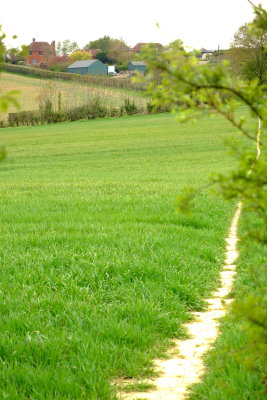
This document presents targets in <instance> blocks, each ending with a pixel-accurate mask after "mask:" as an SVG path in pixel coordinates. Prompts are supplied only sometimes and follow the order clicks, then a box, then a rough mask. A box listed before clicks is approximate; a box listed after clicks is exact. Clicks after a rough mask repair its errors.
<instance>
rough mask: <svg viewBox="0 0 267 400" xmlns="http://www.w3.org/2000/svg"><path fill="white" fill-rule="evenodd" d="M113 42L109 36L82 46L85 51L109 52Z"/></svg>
mask: <svg viewBox="0 0 267 400" xmlns="http://www.w3.org/2000/svg"><path fill="white" fill-rule="evenodd" d="M113 41H114V39H112V38H111V37H110V36H103V37H102V38H99V39H96V40H93V41H91V42H89V43H87V44H86V45H85V46H84V49H85V50H89V49H100V50H102V51H105V52H108V51H109V50H110V47H111V45H112V43H113Z"/></svg>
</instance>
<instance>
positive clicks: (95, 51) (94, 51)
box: [87, 49, 102, 57]
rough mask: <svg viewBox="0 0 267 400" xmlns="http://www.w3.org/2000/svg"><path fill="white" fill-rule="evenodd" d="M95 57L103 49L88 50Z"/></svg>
mask: <svg viewBox="0 0 267 400" xmlns="http://www.w3.org/2000/svg"><path fill="white" fill-rule="evenodd" d="M87 51H88V52H89V53H90V54H91V55H92V56H93V57H95V56H96V55H97V53H100V52H101V51H102V50H101V49H89V50H87Z"/></svg>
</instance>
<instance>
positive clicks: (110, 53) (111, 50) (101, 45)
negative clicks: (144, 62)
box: [84, 36, 132, 63]
mask: <svg viewBox="0 0 267 400" xmlns="http://www.w3.org/2000/svg"><path fill="white" fill-rule="evenodd" d="M84 49H85V50H89V49H99V50H101V51H100V52H99V53H98V54H100V53H101V55H100V56H99V57H100V58H99V57H96V58H98V59H99V60H100V61H102V62H108V63H122V62H125V61H129V60H130V58H131V57H132V56H131V53H130V51H129V50H130V49H129V47H128V46H127V44H126V43H125V42H124V41H123V40H119V39H115V38H111V37H110V36H104V37H102V38H99V39H97V40H94V41H91V42H89V43H87V44H86V45H85V46H84ZM98 54H97V55H98ZM105 56H106V57H107V58H106V61H103V60H105Z"/></svg>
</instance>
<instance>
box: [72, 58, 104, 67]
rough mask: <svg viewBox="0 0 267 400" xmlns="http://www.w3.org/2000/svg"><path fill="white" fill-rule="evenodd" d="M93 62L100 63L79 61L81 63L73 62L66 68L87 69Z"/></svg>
mask: <svg viewBox="0 0 267 400" xmlns="http://www.w3.org/2000/svg"><path fill="white" fill-rule="evenodd" d="M95 62H101V61H99V60H81V61H75V62H74V63H73V64H71V65H70V66H69V67H68V68H86V67H89V65H92V64H93V63H95Z"/></svg>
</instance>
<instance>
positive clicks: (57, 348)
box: [0, 114, 233, 400]
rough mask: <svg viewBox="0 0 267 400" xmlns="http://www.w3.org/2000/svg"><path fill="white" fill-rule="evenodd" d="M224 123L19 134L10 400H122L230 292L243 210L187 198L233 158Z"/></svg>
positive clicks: (10, 252) (7, 201)
mask: <svg viewBox="0 0 267 400" xmlns="http://www.w3.org/2000/svg"><path fill="white" fill-rule="evenodd" d="M225 132H228V134H229V135H231V134H232V133H231V132H232V128H231V127H230V126H229V125H228V124H226V123H225V122H224V121H223V120H222V119H221V118H217V117H216V118H204V119H203V120H201V121H200V122H199V123H198V124H197V125H193V124H188V125H186V126H185V125H178V124H177V122H175V120H174V118H173V117H172V116H171V115H167V114H161V115H157V116H151V115H150V116H137V117H123V118H120V119H116V118H114V119H106V120H94V121H89V122H74V123H71V124H69V123H64V124H63V123H62V124H58V125H49V126H39V127H28V128H23V127H22V128H7V129H4V130H2V131H1V132H0V142H1V143H5V144H6V145H7V149H8V159H7V160H6V161H5V162H4V163H2V164H1V165H0V174H1V197H0V208H1V222H0V224H1V247H0V260H1V266H2V268H1V271H2V276H1V288H0V289H1V292H0V293H1V296H2V302H1V306H0V307H1V315H2V319H1V325H0V331H1V335H0V357H1V364H0V379H1V389H0V390H1V396H2V397H3V398H9V399H12V400H13V399H14V400H15V399H18V398H19V399H21V400H24V399H25V400H26V399H38V400H39V399H45V398H48V399H57V400H60V399H72V400H73V399H77V400H78V399H79V400H82V399H87V400H88V399H90V400H91V399H92V400H94V399H95V400H96V399H112V398H115V396H116V394H115V393H114V392H113V389H112V387H111V386H110V381H111V380H112V378H115V377H140V376H148V375H150V374H151V365H152V364H151V360H152V359H153V358H154V357H157V356H160V355H162V354H163V353H164V349H165V348H166V346H168V345H169V344H170V341H171V339H172V338H174V337H182V336H183V335H184V332H183V331H182V329H181V323H182V322H184V321H185V320H187V319H188V318H189V312H190V311H192V310H200V309H201V308H202V306H203V298H204V297H207V296H208V294H209V293H210V291H211V290H212V289H213V288H214V287H215V286H216V285H217V283H218V281H217V279H218V271H219V269H220V267H221V264H222V261H223V252H224V247H225V242H224V237H225V234H226V232H227V230H228V227H229V222H230V219H231V216H232V213H233V207H232V206H231V205H229V204H225V202H224V201H223V200H222V199H219V198H215V197H211V196H209V195H208V194H207V193H206V192H204V193H202V194H201V195H199V196H198V198H197V203H196V207H195V212H194V214H193V215H192V216H190V217H185V216H183V215H180V214H178V213H177V212H176V210H175V209H176V205H175V199H176V196H177V195H178V194H179V193H181V192H182V190H183V187H184V186H186V185H188V184H192V185H194V184H195V185H200V184H205V183H206V182H207V179H208V176H209V173H210V171H217V172H219V171H221V172H223V171H226V170H228V169H229V168H231V165H232V159H231V158H230V156H228V155H226V154H225V150H224V146H223V144H222V138H223V137H224V136H225Z"/></svg>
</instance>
